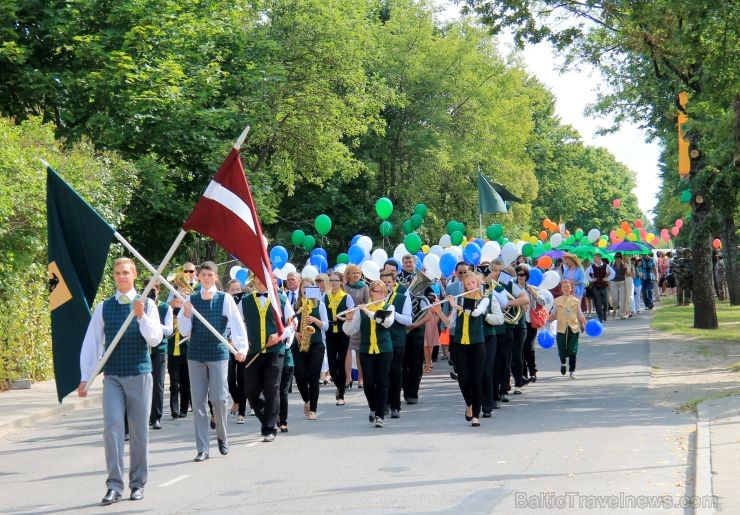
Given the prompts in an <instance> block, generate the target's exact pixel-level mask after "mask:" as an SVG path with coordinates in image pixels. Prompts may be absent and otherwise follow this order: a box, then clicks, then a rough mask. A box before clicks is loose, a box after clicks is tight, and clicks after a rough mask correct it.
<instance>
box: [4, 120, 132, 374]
mask: <svg viewBox="0 0 740 515" xmlns="http://www.w3.org/2000/svg"><path fill="white" fill-rule="evenodd" d="M0 141H3V145H2V146H0V272H1V273H2V274H3V276H4V277H7V278H11V277H12V280H7V281H3V282H2V283H1V284H0V382H3V381H6V380H11V379H17V378H19V377H27V378H31V379H44V378H47V377H48V376H49V374H50V372H51V340H50V334H49V322H50V319H49V305H48V301H47V291H46V266H45V265H46V261H47V259H46V257H47V256H46V172H45V170H44V168H43V166H42V164H41V162H40V160H39V158H40V157H42V158H44V159H46V160H47V161H49V163H50V164H51V165H52V166H54V167H55V169H56V170H57V171H58V172H59V173H60V175H61V176H62V177H63V178H64V179H65V180H66V181H67V182H69V183H70V185H72V187H73V188H75V189H76V190H77V191H78V192H79V193H80V195H81V196H82V197H83V198H84V199H85V200H86V201H87V202H88V203H89V204H90V205H91V206H93V207H94V208H95V209H96V210H97V211H98V212H99V213H100V214H101V216H103V218H105V219H106V220H107V221H108V222H109V223H111V224H113V225H116V224H118V223H119V222H120V221H121V220H122V215H121V212H122V209H123V208H124V207H125V206H126V205H127V204H128V202H129V200H130V196H131V190H130V189H128V188H127V187H122V186H121V185H127V186H128V185H131V187H135V186H136V184H137V178H136V173H135V169H134V167H133V166H131V165H130V164H128V163H126V162H125V161H123V160H121V158H120V157H118V156H117V155H116V154H115V153H113V152H96V151H95V150H94V149H93V147H92V145H91V143H90V142H89V141H88V140H87V139H86V138H83V139H81V140H80V141H79V142H77V143H76V144H74V145H72V146H70V147H68V148H64V142H63V141H59V140H57V139H55V137H54V126H53V125H52V124H43V123H41V120H40V119H39V118H38V117H32V118H29V119H28V120H26V121H25V122H23V123H21V124H16V123H15V122H14V121H13V120H11V119H8V118H0Z"/></svg>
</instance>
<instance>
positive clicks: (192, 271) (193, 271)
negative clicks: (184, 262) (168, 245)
mask: <svg viewBox="0 0 740 515" xmlns="http://www.w3.org/2000/svg"><path fill="white" fill-rule="evenodd" d="M182 273H183V274H194V273H195V270H183V271H182Z"/></svg>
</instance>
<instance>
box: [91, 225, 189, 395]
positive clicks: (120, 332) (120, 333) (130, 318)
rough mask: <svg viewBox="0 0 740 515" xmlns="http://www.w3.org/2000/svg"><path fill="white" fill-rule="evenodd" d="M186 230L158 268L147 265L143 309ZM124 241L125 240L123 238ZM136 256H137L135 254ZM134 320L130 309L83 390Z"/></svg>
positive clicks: (176, 239) (134, 251)
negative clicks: (146, 282)
mask: <svg viewBox="0 0 740 515" xmlns="http://www.w3.org/2000/svg"><path fill="white" fill-rule="evenodd" d="M186 234H187V232H185V231H183V230H180V234H178V235H177V238H175V241H174V242H173V243H172V246H171V247H170V250H169V251H167V254H166V255H165V257H164V259H163V260H162V263H161V264H160V265H159V268H158V269H156V270H155V269H154V267H151V266H150V267H147V268H150V271H151V272H152V274H154V275H152V278H151V279H150V280H149V283H148V284H147V285H146V288H144V291H143V292H141V296H142V297H143V298H144V301H145V309H146V298H147V295H148V294H149V291H150V290H151V289H152V286H154V283H155V282H156V280H157V279H159V278H160V277H161V274H162V270H164V269H165V267H166V266H167V265H168V264H169V262H170V260H171V259H172V256H173V255H174V253H175V251H176V250H177V248H178V247H179V246H180V243H181V242H182V239H183V238H184V237H185V235H186ZM114 235H115V236H116V238H118V240H119V241H120V240H121V239H122V238H123V236H121V235H120V234H118V231H116V232H115V233H114ZM124 241H125V240H124ZM124 245H125V246H126V248H128V249H129V250H130V251H132V253H133V254H134V255H137V254H139V253H138V252H136V249H134V248H133V247H132V246H131V245H130V244H129V243H128V242H126V243H125V244H124ZM137 257H138V256H137ZM133 320H134V310H133V309H131V311H130V312H129V314H128V316H127V317H126V320H125V321H124V322H123V325H122V326H121V327H120V329H118V332H117V333H116V336H115V337H114V338H113V341H112V342H110V345H108V348H107V349H106V350H105V354H103V357H102V358H100V361H98V364H97V366H96V367H95V370H94V371H93V373H92V374H91V375H90V379H89V380H88V381H87V384H85V388H84V390H85V391H88V390H89V389H90V385H92V383H93V381H95V378H96V377H97V376H98V374H99V373H100V371H101V370H103V367H104V366H105V364H106V363H107V362H108V359H109V358H110V355H111V354H112V353H113V351H114V350H116V347H117V346H118V342H119V341H120V340H121V338H122V337H123V334H124V333H125V332H126V329H128V326H129V325H131V322H132V321H133Z"/></svg>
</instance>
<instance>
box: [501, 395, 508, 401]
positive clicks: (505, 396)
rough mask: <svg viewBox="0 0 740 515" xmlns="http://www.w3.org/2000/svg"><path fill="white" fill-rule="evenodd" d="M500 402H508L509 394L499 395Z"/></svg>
mask: <svg viewBox="0 0 740 515" xmlns="http://www.w3.org/2000/svg"><path fill="white" fill-rule="evenodd" d="M501 402H509V396H508V395H502V396H501Z"/></svg>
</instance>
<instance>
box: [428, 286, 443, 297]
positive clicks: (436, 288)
mask: <svg viewBox="0 0 740 515" xmlns="http://www.w3.org/2000/svg"><path fill="white" fill-rule="evenodd" d="M430 288H431V289H432V291H433V292H434V294H435V295H436V296H437V297H439V296H440V295H442V290H440V289H439V284H437V283H434V284H432V285H431V286H430Z"/></svg>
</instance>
